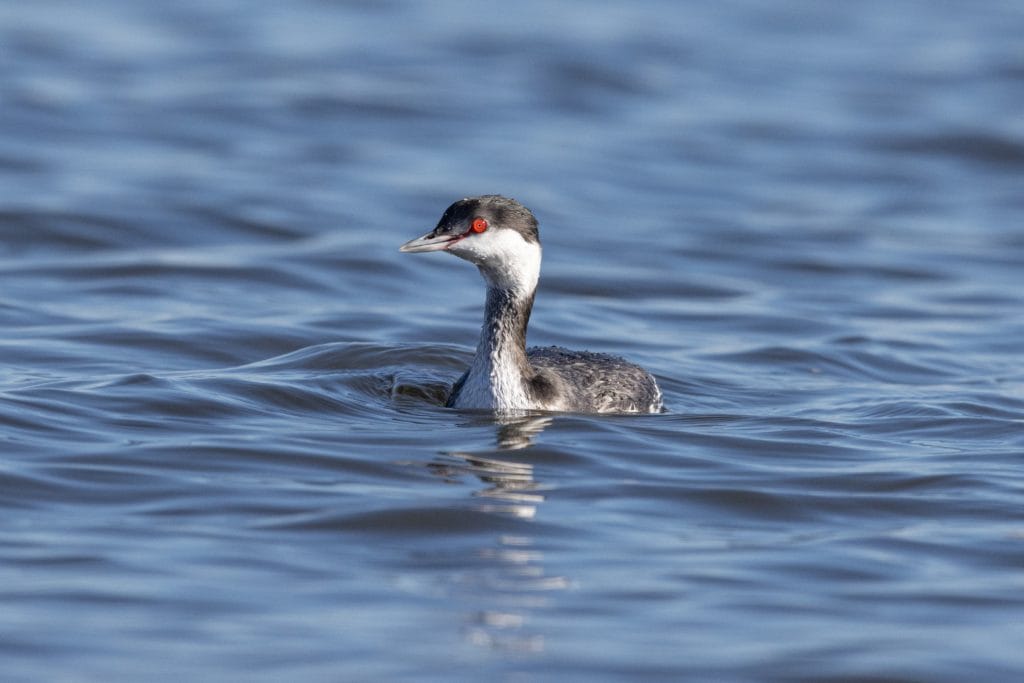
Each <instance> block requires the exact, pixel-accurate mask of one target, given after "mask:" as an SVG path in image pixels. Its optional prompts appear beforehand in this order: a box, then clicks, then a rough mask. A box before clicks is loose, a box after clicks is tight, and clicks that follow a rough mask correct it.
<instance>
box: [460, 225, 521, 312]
mask: <svg viewBox="0 0 1024 683" xmlns="http://www.w3.org/2000/svg"><path fill="white" fill-rule="evenodd" d="M450 251H451V252H452V253H453V254H455V255H456V256H458V257H459V258H463V259H466V260H467V261H469V262H471V263H474V264H476V266H477V267H478V268H479V269H480V275H482V276H483V278H484V281H486V282H487V286H488V287H493V288H495V289H503V290H508V291H512V292H517V293H521V294H523V295H524V296H525V295H529V294H532V293H533V291H534V290H536V289H537V280H538V279H539V278H540V261H541V249H540V244H538V243H537V242H527V241H526V240H525V239H523V236H522V235H520V234H519V233H518V232H516V231H515V230H493V231H488V232H485V233H483V234H480V235H475V236H474V237H473V238H472V239H467V240H463V241H461V242H459V243H458V244H457V245H456V246H454V247H452V248H451V249H450Z"/></svg>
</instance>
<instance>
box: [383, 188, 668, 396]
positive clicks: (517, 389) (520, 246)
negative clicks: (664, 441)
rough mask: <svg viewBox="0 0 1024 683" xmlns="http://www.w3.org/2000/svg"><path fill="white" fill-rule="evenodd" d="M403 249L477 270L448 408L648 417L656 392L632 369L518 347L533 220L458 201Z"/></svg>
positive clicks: (486, 199)
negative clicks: (478, 283) (471, 313)
mask: <svg viewBox="0 0 1024 683" xmlns="http://www.w3.org/2000/svg"><path fill="white" fill-rule="evenodd" d="M400 250H401V251H405V252H422V251H447V252H450V253H452V254H454V255H455V256H458V257H459V258H461V259H465V260H467V261H469V262H470V263H473V264H475V265H476V267H477V268H479V269H480V274H481V275H482V276H483V278H484V282H486V283H487V304H486V308H485V312H484V325H483V329H482V330H481V331H480V343H479V344H478V345H477V347H476V356H475V357H474V358H473V364H472V365H470V367H469V369H468V370H466V373H465V374H464V375H462V377H461V378H460V379H459V381H457V382H456V383H455V386H454V387H452V393H451V395H450V396H449V397H448V403H447V404H446V405H447V406H448V407H450V408H481V409H491V410H494V411H497V412H501V413H507V412H515V411H522V410H555V411H566V412H578V413H656V412H659V411H661V409H662V403H661V390H660V389H658V385H657V383H656V382H655V381H654V378H653V377H652V376H651V375H650V373H648V372H647V371H646V370H644V369H643V368H641V367H640V366H638V365H634V364H633V363H629V362H627V361H625V360H623V359H621V358H618V357H616V356H610V355H607V354H604V353H589V352H586V351H569V350H568V349H563V348H560V347H557V346H550V347H547V348H532V349H530V350H527V349H526V326H527V324H528V323H529V322H530V310H531V309H532V308H533V297H534V294H535V293H536V291H537V279H538V277H539V276H540V255H541V248H540V235H539V233H538V230H537V219H536V218H534V216H533V214H532V213H531V212H530V210H529V209H527V208H526V207H525V206H523V205H522V204H520V203H519V202H517V201H516V200H514V199H509V198H508V197H502V196H501V195H494V194H492V195H484V196H482V197H470V198H467V199H460V200H459V201H457V202H455V203H454V204H452V205H451V206H449V207H448V209H447V210H445V212H444V214H443V215H442V216H441V220H440V221H439V222H438V224H437V227H436V228H434V229H433V230H432V231H430V232H429V233H427V234H426V235H424V236H423V237H419V238H417V239H414V240H411V241H409V242H406V243H405V244H403V245H402V246H401V248H400Z"/></svg>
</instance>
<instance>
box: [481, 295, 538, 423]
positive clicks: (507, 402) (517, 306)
mask: <svg viewBox="0 0 1024 683" xmlns="http://www.w3.org/2000/svg"><path fill="white" fill-rule="evenodd" d="M533 297H534V293H533V291H530V292H529V293H523V292H521V291H518V290H511V289H499V288H495V287H490V288H488V290H487V303H486V307H485V309H484V310H485V313H484V324H483V328H482V329H481V330H480V343H479V344H478V345H477V349H476V356H475V357H474V359H473V365H472V366H471V367H470V371H469V374H470V377H471V378H472V380H471V383H472V384H474V385H476V386H478V387H486V390H485V391H486V393H488V394H489V395H490V396H489V399H490V401H489V402H490V403H491V407H493V408H495V409H497V410H505V411H508V410H519V409H527V408H529V406H530V399H529V394H528V392H527V386H526V383H527V382H528V381H529V380H530V379H531V378H532V377H533V374H534V372H533V368H532V367H531V366H530V362H529V360H527V357H526V327H527V325H528V324H529V322H530V312H531V310H532V309H533Z"/></svg>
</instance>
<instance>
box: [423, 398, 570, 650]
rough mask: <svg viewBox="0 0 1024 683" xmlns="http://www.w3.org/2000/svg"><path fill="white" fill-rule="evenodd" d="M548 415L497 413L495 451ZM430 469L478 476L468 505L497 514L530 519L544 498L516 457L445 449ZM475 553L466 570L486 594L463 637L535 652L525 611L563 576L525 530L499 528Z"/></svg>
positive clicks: (511, 447)
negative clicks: (549, 566) (471, 569)
mask: <svg viewBox="0 0 1024 683" xmlns="http://www.w3.org/2000/svg"><path fill="white" fill-rule="evenodd" d="M551 419H552V418H550V417H537V416H531V417H516V418H512V417H508V418H499V419H498V422H497V424H496V427H497V445H498V449H499V451H508V452H509V453H510V455H511V453H512V452H513V451H521V450H523V449H525V448H527V447H529V446H530V445H531V444H532V443H533V438H534V437H535V436H536V435H537V434H539V433H540V432H541V431H543V429H544V428H545V427H546V426H547V425H548V424H550V422H551ZM429 467H430V469H431V470H432V471H433V472H434V473H435V474H437V475H438V476H440V477H442V478H444V479H445V480H446V481H449V482H460V481H463V479H464V477H466V475H471V476H473V477H476V478H477V479H479V480H480V481H481V482H482V483H483V484H484V487H483V488H479V489H477V490H475V491H474V492H473V496H474V497H475V498H479V499H480V501H479V503H478V504H477V505H475V506H474V507H475V508H476V509H477V510H479V511H482V512H487V513H491V514H495V515H498V516H501V517H515V518H517V519H534V518H535V517H536V515H537V510H538V508H539V506H540V505H541V504H542V503H543V502H544V494H543V490H544V487H543V484H541V483H540V482H538V481H537V480H536V479H534V476H533V465H532V464H531V463H529V462H523V461H522V460H521V459H519V458H517V459H516V460H511V459H508V460H505V459H499V458H495V457H494V456H493V453H491V452H489V453H488V455H487V456H482V455H475V454H473V453H465V452H458V451H456V452H450V453H447V454H445V455H443V456H440V457H439V458H437V459H436V460H435V461H434V462H432V463H430V465H429ZM477 557H478V559H479V560H480V561H481V562H482V565H481V571H480V572H478V573H476V574H475V575H474V576H472V577H471V578H472V580H473V581H474V583H477V582H478V583H479V584H480V588H482V589H483V594H484V595H485V596H486V600H485V602H487V603H490V604H488V605H487V606H486V607H484V606H483V605H481V608H479V609H474V610H472V613H471V615H470V617H469V619H468V624H467V630H466V639H467V640H468V641H469V642H470V643H473V644H474V645H479V646H482V647H488V648H494V649H500V650H512V651H518V652H541V651H543V649H544V636H543V635H542V634H540V633H536V632H530V629H529V614H530V612H532V611H534V610H536V609H540V608H543V607H544V606H545V605H546V604H547V597H546V596H547V594H549V593H550V591H553V590H562V589H565V588H567V587H568V586H569V581H568V579H566V578H565V577H562V576H548V575H547V574H546V572H545V571H544V565H543V560H544V556H543V553H542V552H541V551H540V550H538V549H537V548H536V543H535V541H534V539H533V538H532V537H530V536H528V535H525V534H501V535H499V536H498V537H497V538H496V540H495V543H494V544H493V545H489V546H487V547H484V548H480V549H479V550H478V551H477Z"/></svg>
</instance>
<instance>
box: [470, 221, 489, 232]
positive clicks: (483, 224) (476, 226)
mask: <svg viewBox="0 0 1024 683" xmlns="http://www.w3.org/2000/svg"><path fill="white" fill-rule="evenodd" d="M486 229H487V219H485V218H474V219H473V226H472V230H473V232H477V233H480V232H483V231H484V230H486Z"/></svg>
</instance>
